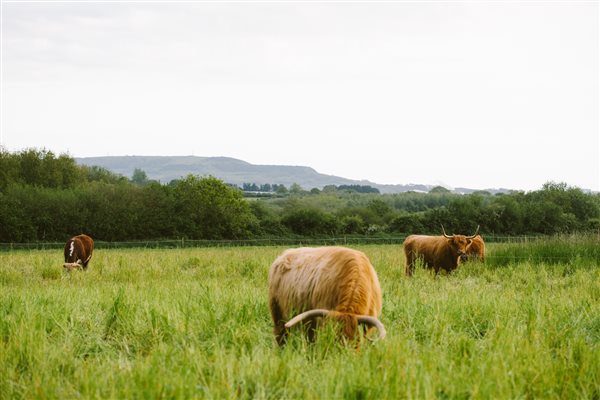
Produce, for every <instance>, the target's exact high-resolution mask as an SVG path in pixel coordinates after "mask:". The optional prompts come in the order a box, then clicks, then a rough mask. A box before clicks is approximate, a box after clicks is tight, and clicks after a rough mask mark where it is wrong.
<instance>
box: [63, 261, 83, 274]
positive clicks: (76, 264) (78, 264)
mask: <svg viewBox="0 0 600 400" xmlns="http://www.w3.org/2000/svg"><path fill="white" fill-rule="evenodd" d="M63 268H64V269H65V270H66V271H71V270H73V269H82V268H83V263H82V261H81V260H80V259H77V261H75V262H66V263H64V264H63Z"/></svg>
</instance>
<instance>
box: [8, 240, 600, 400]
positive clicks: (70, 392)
mask: <svg viewBox="0 0 600 400" xmlns="http://www.w3.org/2000/svg"><path fill="white" fill-rule="evenodd" d="M353 247H354V248H358V249H360V250H362V251H364V252H365V253H366V254H367V255H368V256H369V258H370V260H371V262H372V263H373V265H374V266H375V269H376V270H377V272H378V275H379V279H380V281H381V286H382V290H383V312H382V316H381V321H382V322H383V323H384V324H385V326H386V329H387V333H388V335H387V337H386V338H385V339H384V340H382V341H377V342H375V343H373V344H371V343H362V344H361V346H360V348H359V349H358V350H357V349H356V347H355V346H354V345H348V344H345V343H343V342H340V341H336V340H334V339H333V336H334V329H335V327H333V326H327V327H325V329H323V330H322V331H321V332H320V334H319V335H318V337H317V340H316V343H314V344H309V343H307V341H306V340H305V339H304V337H303V335H301V334H300V333H299V332H298V331H294V332H293V334H292V336H291V340H290V342H289V343H288V345H287V346H286V347H284V348H283V349H280V348H278V347H277V346H276V344H275V341H274V338H273V336H272V324H271V319H270V314H269V311H268V306H267V273H268V268H269V265H270V264H271V262H272V261H273V260H274V259H275V257H276V256H277V255H278V254H279V253H280V252H281V251H282V250H283V249H284V247H224V248H187V249H97V250H96V252H95V253H94V257H93V258H92V261H91V262H90V267H89V270H88V271H86V272H83V273H81V272H73V273H70V274H65V273H63V271H62V251H61V250H32V251H24V250H19V251H5V252H0V397H1V398H3V399H13V398H27V399H33V398H35V399H45V398H49V399H55V398H61V399H62V398H69V399H72V398H128V399H137V398H139V399H142V398H143V399H147V398H207V399H248V398H252V399H280V398H286V399H287V398H323V399H325V398H327V399H384V398H389V399H398V398H418V399H421V398H425V399H457V398H461V399H462V398H476V399H477V398H486V399H487V398H550V399H552V398H573V399H574V398H586V399H600V256H599V253H598V252H599V251H600V250H599V249H600V244H599V243H598V240H597V239H594V238H591V239H590V238H588V239H570V238H557V239H553V240H550V241H538V242H535V243H524V244H510V243H502V244H500V243H498V244H491V245H489V246H488V260H486V263H468V264H465V265H462V266H461V267H460V268H459V269H458V270H457V271H455V272H454V273H452V274H450V275H439V276H437V277H435V276H434V275H433V274H431V273H430V272H428V271H425V270H422V269H418V270H417V271H416V274H415V276H414V277H412V278H410V279H409V278H406V277H405V276H404V273H403V268H404V266H403V264H404V256H403V252H402V246H400V245H355V246H353Z"/></svg>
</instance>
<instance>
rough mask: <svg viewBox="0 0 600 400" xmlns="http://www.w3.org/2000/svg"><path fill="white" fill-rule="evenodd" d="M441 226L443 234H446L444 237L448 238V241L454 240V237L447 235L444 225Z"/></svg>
mask: <svg viewBox="0 0 600 400" xmlns="http://www.w3.org/2000/svg"><path fill="white" fill-rule="evenodd" d="M440 226H441V227H442V233H443V234H444V237H446V238H448V239H452V236H448V235H446V231H445V230H444V225H442V224H440Z"/></svg>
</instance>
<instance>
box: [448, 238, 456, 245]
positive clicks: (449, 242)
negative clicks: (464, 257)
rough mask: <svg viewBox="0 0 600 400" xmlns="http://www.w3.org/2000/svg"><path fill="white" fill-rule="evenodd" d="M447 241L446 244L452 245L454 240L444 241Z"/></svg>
mask: <svg viewBox="0 0 600 400" xmlns="http://www.w3.org/2000/svg"><path fill="white" fill-rule="evenodd" d="M446 240H447V241H448V244H453V242H454V240H453V239H452V238H450V239H446Z"/></svg>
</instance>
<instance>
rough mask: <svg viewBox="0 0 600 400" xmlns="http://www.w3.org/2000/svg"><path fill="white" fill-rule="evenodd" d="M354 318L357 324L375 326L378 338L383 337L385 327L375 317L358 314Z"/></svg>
mask: <svg viewBox="0 0 600 400" xmlns="http://www.w3.org/2000/svg"><path fill="white" fill-rule="evenodd" d="M356 319H357V320H358V323H359V324H363V325H367V326H374V327H375V328H377V331H378V332H379V340H381V339H383V338H384V337H385V334H386V332H385V327H384V326H383V324H382V323H381V321H380V320H378V319H377V318H375V317H371V316H370V315H359V316H358V317H356Z"/></svg>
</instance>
